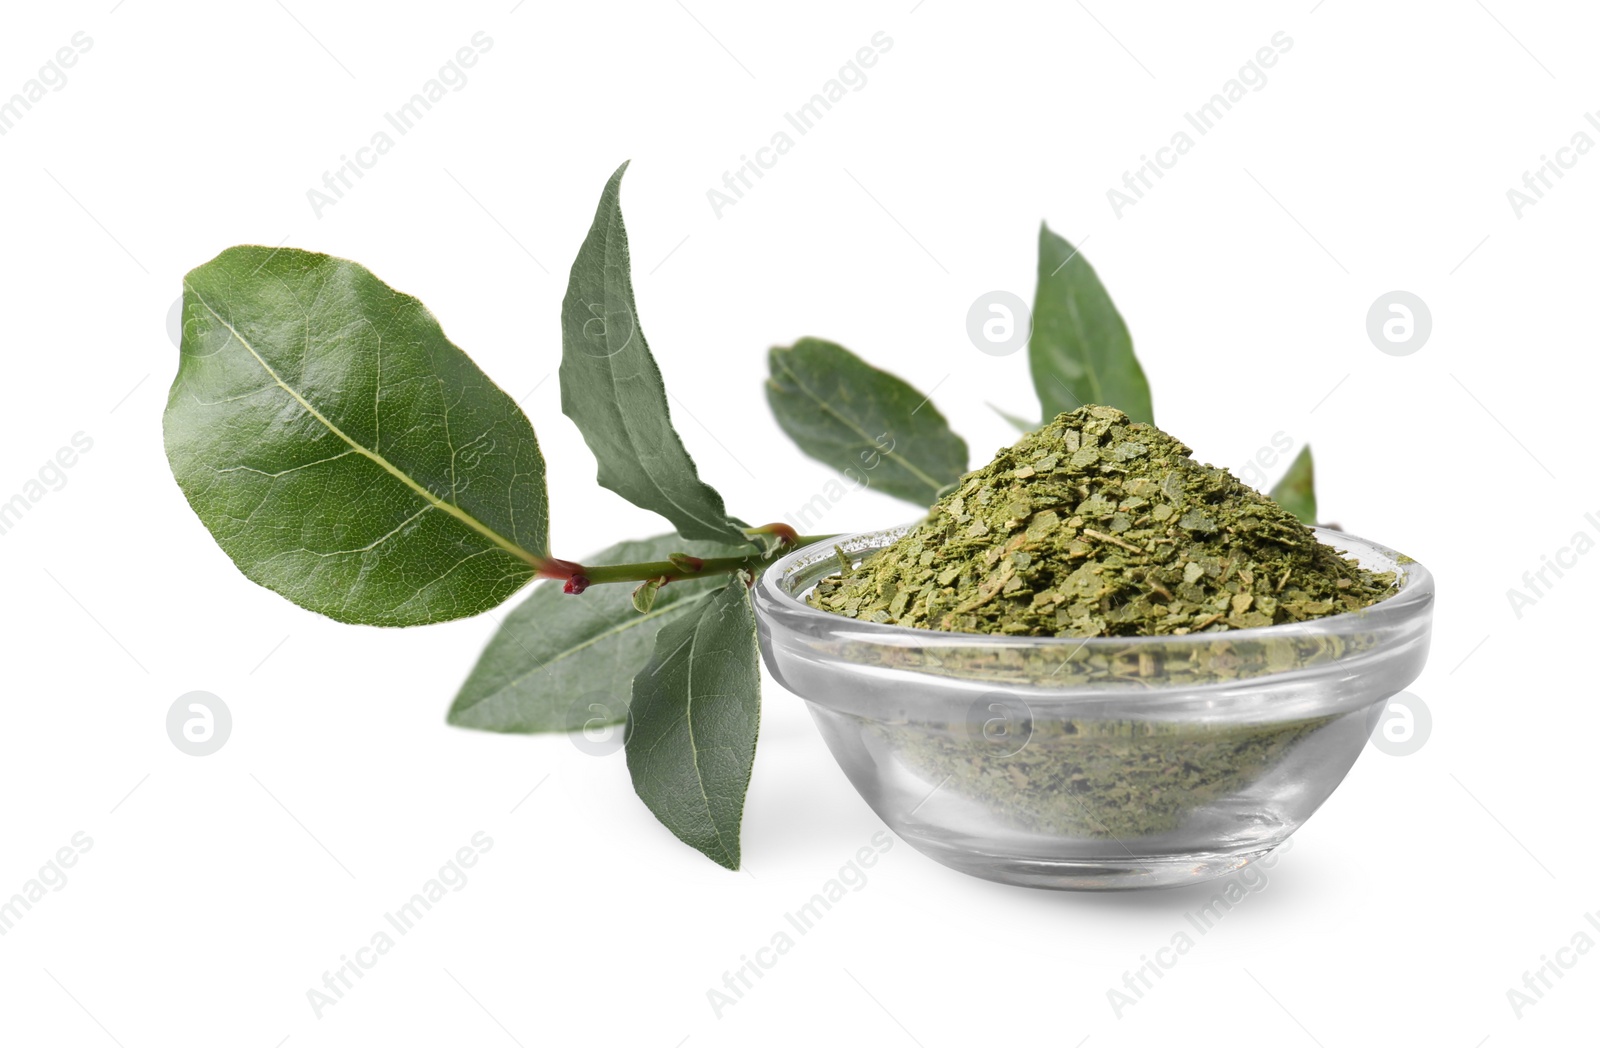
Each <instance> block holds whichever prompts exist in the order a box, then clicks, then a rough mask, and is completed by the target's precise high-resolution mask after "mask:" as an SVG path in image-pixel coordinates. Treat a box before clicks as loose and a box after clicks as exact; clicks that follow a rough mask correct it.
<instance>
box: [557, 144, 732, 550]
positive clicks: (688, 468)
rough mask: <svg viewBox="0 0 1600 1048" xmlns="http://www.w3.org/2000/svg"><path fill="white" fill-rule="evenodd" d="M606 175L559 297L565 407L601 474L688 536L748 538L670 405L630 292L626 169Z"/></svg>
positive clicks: (604, 480) (729, 539) (617, 489)
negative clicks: (699, 463) (703, 472)
mask: <svg viewBox="0 0 1600 1048" xmlns="http://www.w3.org/2000/svg"><path fill="white" fill-rule="evenodd" d="M627 169H628V165H627V164H623V165H622V166H621V167H619V168H617V171H616V174H614V175H612V176H611V180H610V181H609V182H607V183H606V188H605V191H604V192H603V193H602V194H601V196H600V206H599V207H598V208H597V209H596V210H595V216H594V224H593V225H592V226H591V227H590V229H589V235H588V236H587V237H586V238H585V239H584V242H583V246H582V247H580V248H579V249H578V257H577V259H576V260H575V261H574V262H573V263H572V275H571V277H570V278H569V280H568V282H567V295H566V298H565V299H563V300H562V303H561V410H562V411H563V412H564V413H565V414H566V415H567V417H568V418H570V419H572V421H573V422H575V423H576V424H577V426H578V430H579V431H580V432H581V433H582V434H583V439H584V441H585V442H586V443H587V444H588V445H589V450H590V451H592V452H594V457H595V459H596V461H597V462H598V463H599V467H600V473H599V480H600V483H601V484H602V485H603V486H605V487H607V488H610V489H611V490H612V491H615V492H616V493H617V494H619V495H621V496H622V497H623V498H625V499H627V500H628V501H629V502H632V503H633V504H634V505H635V506H639V507H641V508H642V509H648V510H651V511H653V512H656V513H659V514H661V515H662V516H663V517H665V518H667V520H669V521H671V522H672V526H673V527H675V528H676V529H677V530H678V534H680V535H682V536H683V537H684V538H690V539H709V540H712V541H725V542H741V541H743V540H744V534H743V531H742V530H741V529H742V527H743V522H742V521H739V520H737V519H735V518H733V517H730V516H728V513H727V511H726V509H725V508H724V506H723V501H722V496H721V495H720V494H718V492H717V490H716V489H715V488H713V487H711V485H709V484H707V483H705V482H704V481H702V480H701V479H700V474H699V471H698V470H697V469H696V468H695V464H694V460H693V459H692V458H690V457H689V453H688V451H686V450H685V449H684V446H683V441H682V439H681V438H679V436H678V433H677V430H675V429H673V427H672V415H671V412H670V411H669V410H668V408H667V392H666V387H665V385H663V383H662V381H661V369H660V368H659V367H657V366H656V360H655V357H654V356H652V355H651V353H650V347H649V346H648V345H647V344H646V343H645V339H644V331H643V330H641V328H640V327H639V312H638V309H637V308H636V307H635V305H634V300H633V278H632V276H631V275H630V273H629V261H628V233H627V230H626V229H625V228H624V227H623V224H622V205H621V201H620V194H621V191H622V174H623V172H624V171H626V170H627Z"/></svg>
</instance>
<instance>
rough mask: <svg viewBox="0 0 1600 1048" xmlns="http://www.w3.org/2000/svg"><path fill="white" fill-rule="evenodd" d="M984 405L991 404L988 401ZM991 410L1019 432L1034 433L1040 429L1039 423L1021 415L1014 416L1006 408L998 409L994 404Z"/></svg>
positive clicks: (990, 406) (990, 405) (990, 407)
mask: <svg viewBox="0 0 1600 1048" xmlns="http://www.w3.org/2000/svg"><path fill="white" fill-rule="evenodd" d="M984 403H985V404H989V402H988V401H987V400H986V401H984ZM989 410H990V411H992V412H994V413H995V414H996V415H999V416H1000V417H1001V418H1003V419H1005V420H1006V421H1007V422H1009V423H1011V424H1012V425H1013V426H1015V427H1017V429H1018V431H1020V432H1022V433H1032V432H1033V431H1034V430H1036V429H1038V428H1039V423H1037V422H1029V421H1028V420H1027V419H1025V418H1023V417H1022V416H1021V415H1013V414H1012V413H1011V412H1009V411H1007V410H1005V409H1004V408H1001V407H997V406H995V405H994V404H989Z"/></svg>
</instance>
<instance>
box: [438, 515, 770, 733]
mask: <svg viewBox="0 0 1600 1048" xmlns="http://www.w3.org/2000/svg"><path fill="white" fill-rule="evenodd" d="M747 548H748V547H745V549H747ZM743 551H744V549H742V548H738V547H734V546H731V545H724V544H721V543H710V542H695V543H687V542H685V541H684V540H683V539H682V538H681V537H680V536H678V535H675V534H667V535H657V536H655V537H653V538H648V539H636V540H632V541H628V542H619V543H617V544H616V545H614V546H611V547H608V548H607V549H604V550H601V551H600V552H599V553H596V554H594V555H593V556H592V557H586V558H584V561H583V563H586V564H636V563H640V562H646V561H658V560H666V559H667V558H668V556H669V555H670V554H672V553H679V552H685V553H689V554H691V555H693V556H699V557H707V558H709V557H723V556H734V555H737V554H739V553H741V552H743ZM726 581H727V576H725V575H712V576H709V577H707V578H703V579H682V580H679V581H677V582H673V583H671V584H669V585H666V586H663V587H661V588H660V589H659V590H657V591H656V597H655V603H654V605H653V606H652V607H651V609H650V611H649V612H648V613H647V614H643V615H641V614H639V612H637V611H635V610H634V605H633V599H632V594H631V592H630V587H629V586H628V585H626V584H607V585H601V586H591V587H589V588H588V589H587V590H585V591H584V592H583V594H582V595H581V596H572V595H570V594H566V593H563V592H561V586H562V584H561V582H559V581H555V580H547V581H544V582H539V583H536V584H535V585H534V587H533V589H532V591H531V592H530V593H529V594H528V597H527V599H526V600H524V601H523V602H522V603H521V604H519V605H518V606H517V607H516V608H515V609H514V610H512V612H511V613H510V614H509V615H507V616H506V617H505V621H504V622H502V623H501V625H500V628H499V629H498V630H497V631H496V632H495V635H494V636H493V637H492V638H491V639H490V641H489V644H488V646H487V647H485V648H484V650H483V654H481V655H479V656H478V662H477V664H476V665H475V666H473V667H472V673H471V674H470V675H469V676H468V677H467V679H466V682H465V683H464V684H462V685H461V690H460V691H459V692H458V693H457V694H456V697H455V701H454V702H453V703H452V704H451V706H450V713H449V715H448V716H447V718H446V719H447V720H448V721H449V723H451V724H454V725H456V726H457V727H461V728H477V729H480V730H483V731H500V732H545V731H575V730H577V729H578V728H581V727H583V726H584V725H586V724H588V725H591V726H602V725H605V724H621V723H622V722H623V721H624V720H626V719H627V715H628V698H629V694H630V692H631V689H632V686H633V683H632V682H633V676H634V674H635V673H637V672H638V671H639V667H641V666H643V665H644V664H645V663H646V662H647V661H649V658H650V653H651V652H652V651H654V650H655V638H656V634H657V632H659V631H660V630H661V628H662V627H664V626H666V625H667V624H668V623H671V622H673V621H675V620H677V619H679V618H681V617H683V616H684V615H690V614H693V613H694V611H695V609H696V607H697V606H698V605H699V603H700V602H701V601H704V600H705V598H706V596H707V594H709V593H710V592H711V591H712V590H715V589H716V588H717V587H719V586H720V585H722V584H723V583H725V582H726ZM596 695H600V696H605V697H606V700H605V706H606V710H605V711H600V712H598V713H597V711H594V710H590V709H589V708H588V706H587V704H585V703H583V702H579V701H578V700H579V699H580V698H584V697H592V696H596Z"/></svg>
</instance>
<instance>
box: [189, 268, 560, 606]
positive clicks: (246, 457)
mask: <svg viewBox="0 0 1600 1048" xmlns="http://www.w3.org/2000/svg"><path fill="white" fill-rule="evenodd" d="M183 312H184V324H183V341H182V346H181V351H180V359H179V364H178V374H177V378H175V379H174V380H173V383H172V392H171V394H170V396H169V397H168V400H167V409H166V415H165V417H164V420H163V421H164V428H165V435H166V449H167V459H168V461H169V462H170V463H171V466H172V474H173V476H174V477H176V478H177V481H178V486H179V487H180V488H182V489H183V493H184V495H185V496H186V497H187V498H188V499H189V505H190V506H192V507H193V508H194V511H195V513H197V514H198V515H199V517H200V519H201V521H202V522H204V524H205V526H206V527H207V528H209V529H210V531H211V534H212V536H213V537H214V538H215V539H216V540H217V544H218V545H220V546H221V547H222V549H223V551H224V552H226V553H227V554H228V556H229V557H231V558H233V562H234V563H235V564H236V565H238V567H239V570H240V571H242V572H244V574H245V575H246V576H247V577H249V578H250V579H252V580H253V581H255V582H258V583H260V584H261V585H263V586H265V587H267V588H268V589H271V590H273V591H275V592H277V593H281V594H282V595H283V596H285V597H287V598H289V599H290V600H292V601H294V602H295V603H296V604H299V605H300V606H301V607H304V608H309V609H310V610H312V611H315V612H320V613H321V614H323V615H327V616H329V617H331V618H335V619H338V620H340V621H341V622H361V623H368V624H371V625H376V626H412V625H416V624H419V623H426V622H441V621H444V620H446V619H457V618H462V617H464V616H468V615H476V614H478V613H479V612H482V611H485V610H487V609H489V608H492V607H494V606H495V605H497V604H499V603H501V602H502V601H504V600H505V599H506V598H507V597H509V596H510V595H511V594H512V593H514V592H516V590H517V589H518V588H520V587H521V586H522V585H523V584H524V583H525V582H527V581H528V579H530V578H532V577H533V575H534V573H535V565H536V563H537V561H538V560H539V558H541V557H543V556H544V555H545V553H546V540H547V536H548V528H549V507H548V504H547V502H546V496H545V471H544V457H543V456H542V455H541V454H540V452H539V442H538V440H537V439H536V438H535V437H534V433H533V427H532V426H531V425H529V423H528V419H527V417H526V416H525V415H523V413H522V410H521V409H520V408H518V407H517V405H516V403H515V402H514V401H512V399H511V398H510V397H508V396H506V394H505V393H504V392H503V391H501V390H500V388H499V387H497V386H496V385H495V384H494V383H493V382H491V381H490V380H489V378H488V376H487V375H485V374H484V373H483V372H482V371H479V370H478V368H477V366H476V365H474V364H473V363H472V361H471V360H470V359H469V358H468V357H467V355H466V354H465V353H463V352H462V351H461V350H460V349H457V348H456V347H455V346H454V345H452V344H451V343H450V341H449V340H448V339H446V338H445V335H444V332H443V331H442V330H440V328H439V323H438V321H436V320H435V319H434V318H433V315H432V314H431V313H429V312H428V311H427V309H426V308H424V307H423V305H422V303H421V302H418V301H417V300H416V299H415V298H412V297H411V296H409V295H403V294H401V293H400V292H398V291H395V290H394V289H393V288H391V287H389V286H388V285H386V284H384V283H383V282H382V281H380V280H379V279H378V278H377V277H375V276H373V275H372V274H371V273H370V272H368V271H367V270H366V269H364V268H362V267H361V266H358V265H356V264H355V263H353V262H346V261H344V260H342V259H337V258H330V257H329V256H327V255H319V254H313V253H311V252H307V251H297V250H295V249H293V248H268V247H234V248H229V249H228V250H226V251H224V252H223V253H222V254H220V255H218V256H217V257H216V258H215V259H213V260H211V261H210V262H207V263H206V264H205V265H203V266H200V267H199V268H197V269H194V270H192V271H191V272H190V273H189V274H188V276H186V277H185V278H184V284H183Z"/></svg>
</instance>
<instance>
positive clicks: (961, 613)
mask: <svg viewBox="0 0 1600 1048" xmlns="http://www.w3.org/2000/svg"><path fill="white" fill-rule="evenodd" d="M1394 586H1395V578H1394V576H1393V574H1390V573H1384V574H1374V573H1373V572H1370V571H1367V570H1366V569H1364V568H1362V567H1360V566H1359V565H1358V564H1357V563H1356V562H1355V561H1354V560H1351V559H1348V558H1346V557H1343V556H1341V555H1340V554H1339V553H1338V552H1337V551H1335V550H1333V549H1332V548H1330V547H1328V546H1326V545H1324V544H1323V543H1321V542H1319V541H1317V538H1316V535H1315V534H1314V533H1313V532H1312V531H1311V529H1309V528H1307V527H1306V526H1305V525H1303V524H1301V523H1300V522H1299V521H1297V520H1296V519H1295V518H1294V517H1293V516H1292V515H1290V514H1289V513H1288V511H1286V510H1284V509H1282V508H1281V507H1279V506H1278V504H1277V503H1275V502H1273V501H1272V500H1271V499H1269V498H1267V497H1266V496H1265V495H1261V494H1259V493H1258V492H1256V491H1255V490H1253V489H1252V488H1250V487H1248V486H1246V485H1245V484H1244V483H1242V482H1241V481H1239V480H1238V479H1237V478H1235V477H1234V476H1233V475H1232V474H1231V473H1229V472H1228V471H1227V470H1223V469H1217V468H1215V467H1213V466H1208V465H1205V464H1203V463H1200V462H1196V461H1195V460H1194V459H1193V458H1191V457H1190V449H1189V448H1188V447H1186V446H1184V445H1183V444H1182V443H1181V442H1180V441H1178V440H1176V439H1174V438H1173V437H1171V436H1169V435H1168V434H1166V433H1164V432H1162V431H1161V430H1159V429H1157V428H1156V427H1154V426H1151V425H1147V424H1145V423H1138V422H1131V421H1130V420H1129V419H1128V416H1127V415H1125V414H1123V413H1122V412H1121V411H1118V410H1116V409H1115V408H1109V407H1101V406H1097V405H1089V406H1085V407H1081V408H1078V409H1077V410H1075V411H1071V412H1068V413H1066V414H1063V415H1059V416H1057V417H1056V419H1055V420H1054V421H1052V422H1050V423H1049V424H1048V425H1046V426H1044V427H1042V428H1041V429H1039V430H1037V431H1035V432H1033V433H1030V434H1028V435H1027V436H1025V437H1023V438H1022V439H1021V440H1019V441H1018V442H1017V443H1016V444H1014V445H1013V446H1012V447H1010V448H1007V449H1005V450H1004V451H1002V452H1000V454H999V455H997V456H996V457H995V459H994V461H993V462H991V463H989V465H987V466H985V467H984V468H983V469H980V470H977V471H975V472H973V473H969V474H967V475H966V476H964V477H962V478H961V480H960V481H959V482H958V483H957V486H956V488H955V490H953V491H951V492H950V493H948V494H947V495H946V496H945V497H944V498H942V499H940V500H939V502H938V503H937V504H936V505H935V506H934V507H933V509H932V510H931V511H930V512H929V514H928V517H927V519H926V520H924V521H923V522H922V523H921V524H920V525H919V526H918V527H916V528H915V529H913V530H912V531H911V532H909V533H907V534H906V535H905V536H904V537H903V538H901V539H900V540H899V541H897V542H895V543H894V544H893V545H891V546H888V547H886V548H884V549H882V550H880V551H879V552H878V553H876V554H875V555H873V556H872V557H871V558H869V559H868V560H866V561H865V562H863V563H862V564H861V565H860V566H858V567H856V568H855V569H854V570H852V571H850V572H847V573H844V574H842V575H838V576H833V577H830V578H827V579H824V580H823V581H822V582H820V583H818V585H817V587H816V589H815V590H814V591H813V593H812V595H811V598H810V599H811V602H812V604H813V605H815V606H816V607H818V608H822V609H824V610H827V611H832V612H835V613H838V614H841V615H847V616H850V617H853V618H859V619H864V620H867V621H871V622H882V623H894V624H897V625H901V626H915V627H921V628H924V629H937V630H954V631H960V632H967V633H1000V634H1013V635H1032V636H1064V637H1073V636H1079V637H1093V636H1134V635H1141V636H1151V635H1162V634H1170V635H1179V636H1181V635H1183V634H1187V633H1193V632H1198V631H1208V632H1218V631H1224V630H1230V629H1245V628H1249V627H1255V626H1270V625H1274V624H1277V623H1284V622H1302V621H1305V620H1308V619H1316V618H1321V617H1323V616H1326V615H1333V614H1337V613H1340V612H1346V611H1357V610H1359V609H1361V608H1364V607H1366V606H1368V605H1370V604H1372V603H1375V602H1376V601H1378V600H1381V599H1383V598H1384V597H1386V596H1388V595H1389V594H1390V593H1392V592H1393V590H1394Z"/></svg>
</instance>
